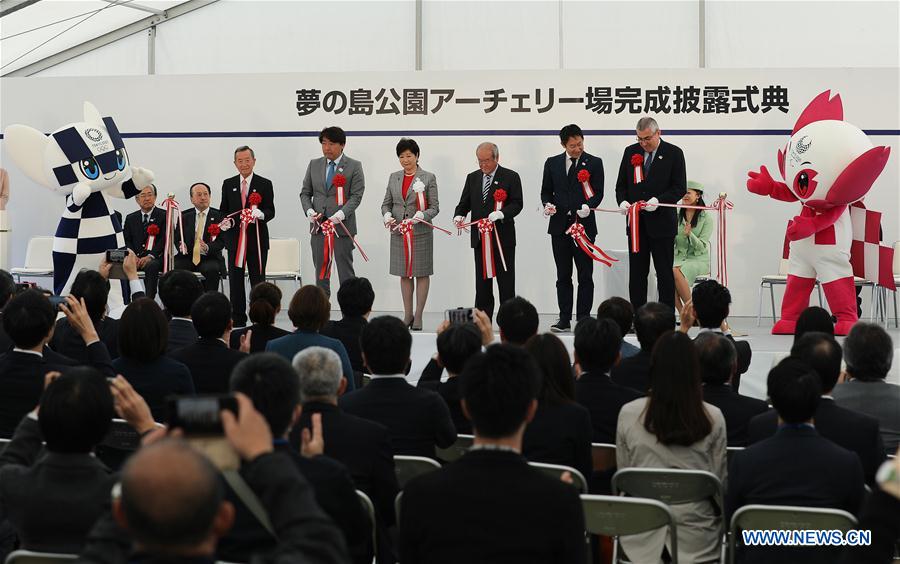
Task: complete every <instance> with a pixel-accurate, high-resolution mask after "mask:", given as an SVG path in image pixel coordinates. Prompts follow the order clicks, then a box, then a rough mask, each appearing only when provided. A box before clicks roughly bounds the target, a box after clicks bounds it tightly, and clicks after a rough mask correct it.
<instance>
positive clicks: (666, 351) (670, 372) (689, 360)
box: [644, 330, 712, 446]
mask: <svg viewBox="0 0 900 564" xmlns="http://www.w3.org/2000/svg"><path fill="white" fill-rule="evenodd" d="M648 395H649V400H648V401H647V407H646V409H645V413H644V428H645V429H647V431H648V432H650V433H653V434H654V435H656V438H657V439H658V440H659V442H661V443H662V444H664V445H672V444H675V445H682V446H689V445H692V444H694V443H696V442H697V441H699V440H701V439H702V438H703V437H705V436H706V435H708V434H709V433H710V432H711V431H712V421H711V420H710V418H709V415H708V414H707V413H706V408H704V407H703V390H702V387H701V385H700V366H699V362H698V361H697V351H696V349H695V347H694V342H693V341H691V338H690V337H688V336H687V335H685V334H684V333H682V332H680V331H671V330H670V331H669V332H668V333H665V334H663V335H662V336H661V337H660V338H659V339H658V340H657V342H656V345H655V346H654V347H653V354H652V356H651V357H650V392H649V394H648Z"/></svg>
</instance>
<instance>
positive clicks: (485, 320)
mask: <svg viewBox="0 0 900 564" xmlns="http://www.w3.org/2000/svg"><path fill="white" fill-rule="evenodd" d="M467 325H474V326H475V329H476V331H477V332H478V334H479V340H480V341H481V345H480V347H486V346H488V345H490V344H491V343H493V342H494V328H493V326H492V325H491V318H490V317H488V316H487V314H486V313H484V312H483V311H481V310H480V309H473V310H472V322H471V323H470V324H469V323H467ZM451 326H452V325H451V323H450V320H448V319H445V320H444V321H442V322H441V323H440V325H438V327H437V331H436V333H437V336H438V338H440V336H441V334H442V333H443V332H444V330H445V329H447V328H448V327H451ZM467 340H468V339H467ZM445 344H448V345H449V342H447V343H445ZM480 347H479V349H478V350H481V349H480ZM476 352H477V351H476ZM447 354H450V355H453V353H452V352H450V351H448V353H447ZM463 360H466V359H463ZM450 362H451V363H452V364H458V363H455V362H454V361H452V360H451V361H450ZM444 368H445V366H444V364H443V362H442V361H441V359H440V354H439V352H435V353H434V354H433V355H431V359H430V360H429V361H428V364H426V365H425V368H423V369H422V374H421V375H420V376H419V381H418V382H416V386H417V387H419V388H424V389H426V390H432V391H435V392H436V391H438V388H439V387H440V386H441V385H442V384H441V378H442V377H443V374H444ZM462 368H463V367H462V366H459V369H458V370H457V371H456V372H454V376H455V375H458V374H459V373H460V372H462ZM449 377H450V374H449V369H448V380H447V381H448V382H449ZM454 386H456V384H454V385H453V386H451V388H450V389H451V390H452V389H453V388H454ZM448 405H449V404H448ZM452 412H453V409H452V408H451V413H452ZM453 421H454V423H456V424H457V429H459V423H460V421H459V420H458V419H457V414H455V413H454V414H453ZM462 427H464V428H467V429H470V431H471V426H470V425H469V423H468V419H466V421H465V422H462ZM470 431H459V432H460V433H465V434H466V435H470V434H471V432H470Z"/></svg>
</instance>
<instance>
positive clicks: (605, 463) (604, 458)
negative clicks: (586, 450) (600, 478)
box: [591, 443, 616, 472]
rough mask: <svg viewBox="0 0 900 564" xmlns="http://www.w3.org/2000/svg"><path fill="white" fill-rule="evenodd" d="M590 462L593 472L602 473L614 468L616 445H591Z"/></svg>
mask: <svg viewBox="0 0 900 564" xmlns="http://www.w3.org/2000/svg"><path fill="white" fill-rule="evenodd" d="M591 460H592V462H593V467H594V471H595V472H602V471H603V470H609V469H610V468H613V467H615V465H616V445H614V444H611V443H591Z"/></svg>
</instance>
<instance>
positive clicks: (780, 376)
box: [766, 356, 822, 424]
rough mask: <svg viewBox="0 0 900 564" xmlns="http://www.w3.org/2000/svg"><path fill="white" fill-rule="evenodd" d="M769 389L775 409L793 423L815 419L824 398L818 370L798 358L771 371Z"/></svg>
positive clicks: (786, 361) (786, 420)
mask: <svg viewBox="0 0 900 564" xmlns="http://www.w3.org/2000/svg"><path fill="white" fill-rule="evenodd" d="M766 387H767V388H768V395H769V401H771V402H772V407H774V408H775V411H777V412H778V416H779V417H780V418H781V420H782V421H784V422H785V423H789V424H797V423H803V422H806V421H809V420H810V419H812V418H813V415H815V413H816V408H817V407H818V406H819V401H820V397H821V395H822V384H821V382H820V381H819V377H818V375H817V374H816V372H815V370H814V369H813V368H812V367H811V366H810V365H808V364H807V363H805V362H803V361H802V360H800V359H799V358H797V357H794V356H789V357H787V358H785V359H784V360H782V361H781V362H779V363H778V365H777V366H775V368H773V369H772V370H770V371H769V377H768V378H767V380H766Z"/></svg>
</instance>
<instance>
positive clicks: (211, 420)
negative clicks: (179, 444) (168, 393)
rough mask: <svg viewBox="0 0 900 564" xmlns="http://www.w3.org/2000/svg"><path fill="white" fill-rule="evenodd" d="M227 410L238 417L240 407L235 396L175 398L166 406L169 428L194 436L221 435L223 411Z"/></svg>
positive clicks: (169, 400)
mask: <svg viewBox="0 0 900 564" xmlns="http://www.w3.org/2000/svg"><path fill="white" fill-rule="evenodd" d="M225 409H227V410H228V411H230V412H232V413H233V414H234V415H235V417H237V412H238V405H237V400H236V399H235V397H234V396H230V395H199V396H175V397H171V398H169V399H168V401H167V404H166V412H167V421H168V423H169V427H171V428H173V429H174V428H178V429H181V430H182V431H184V434H185V435H187V436H192V435H207V436H210V435H221V434H222V433H223V432H224V431H223V429H222V417H221V412H222V410H225Z"/></svg>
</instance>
